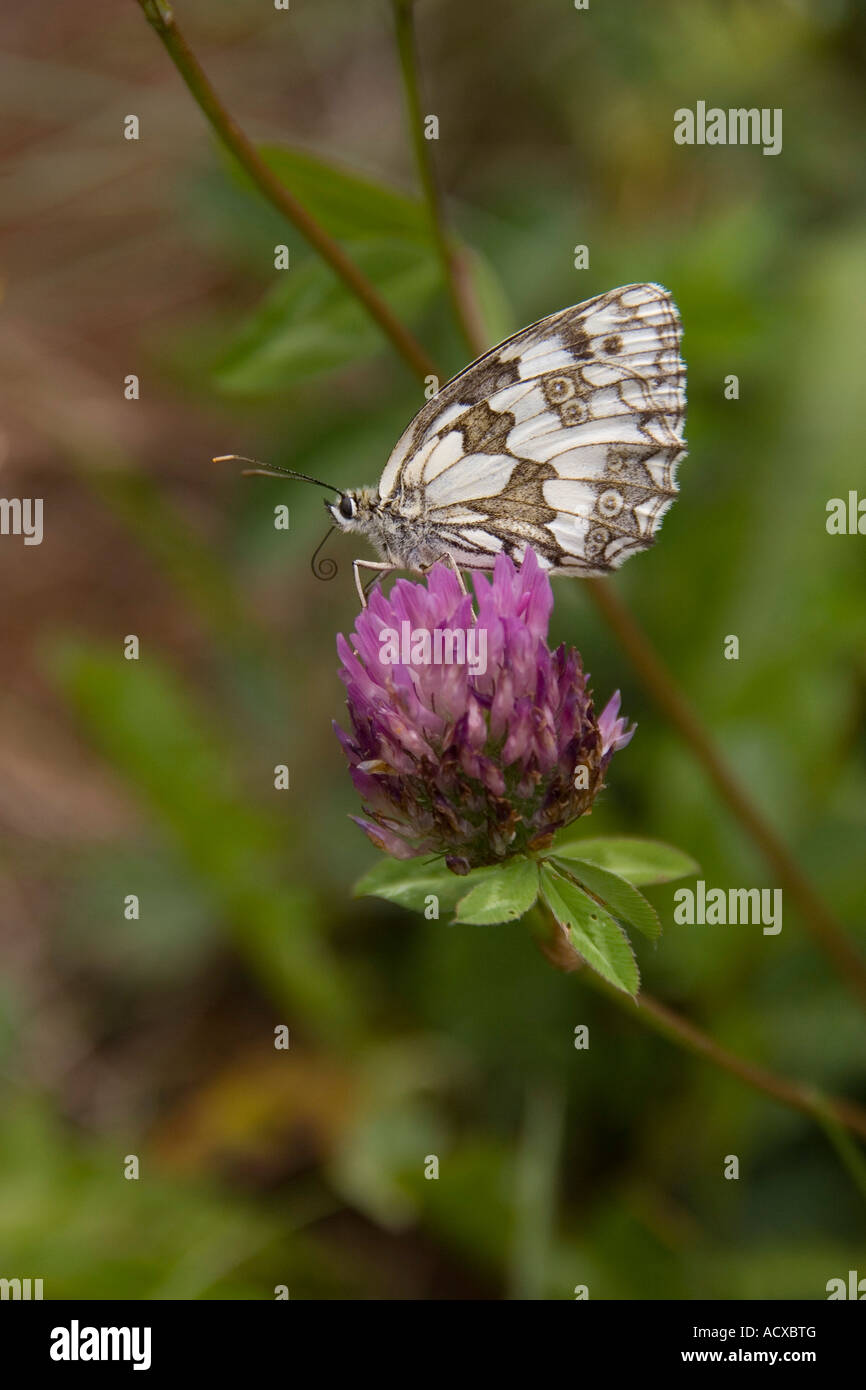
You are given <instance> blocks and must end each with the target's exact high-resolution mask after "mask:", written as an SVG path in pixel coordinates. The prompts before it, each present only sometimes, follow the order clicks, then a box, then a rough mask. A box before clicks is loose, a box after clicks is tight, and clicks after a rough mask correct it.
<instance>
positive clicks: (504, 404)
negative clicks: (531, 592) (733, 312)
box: [379, 284, 685, 575]
mask: <svg viewBox="0 0 866 1390" xmlns="http://www.w3.org/2000/svg"><path fill="white" fill-rule="evenodd" d="M680 336H681V327H680V321H679V315H678V314H677V310H676V307H675V305H674V303H673V300H672V299H671V297H670V295H669V294H668V292H667V291H666V290H664V289H662V288H661V287H660V286H659V285H652V284H646V285H628V286H625V287H623V288H621V289H617V290H611V291H610V292H609V293H607V294H603V295H599V296H598V297H597V298H595V299H591V300H589V301H587V302H586V303H585V304H579V305H576V306H575V307H574V308H571V309H564V310H562V311H560V312H559V313H556V314H551V315H550V316H549V317H548V318H546V319H542V320H541V321H540V322H538V323H536V324H533V325H532V326H531V327H529V328H525V329H523V330H522V332H520V333H517V334H515V335H514V337H512V338H509V339H507V340H506V341H505V342H504V343H500V344H499V346H498V347H496V348H494V349H492V351H490V352H488V353H487V354H486V355H485V356H484V357H481V358H479V360H478V361H477V362H473V363H472V364H471V366H469V367H467V368H466V369H465V371H463V372H461V373H460V374H459V375H458V376H456V377H454V378H453V380H451V381H449V382H448V383H447V384H446V385H445V386H443V387H442V388H441V390H440V391H439V392H438V394H437V395H436V396H435V397H434V398H433V399H432V400H431V401H428V402H427V404H426V405H425V406H424V407H423V408H422V409H421V410H420V411H419V413H418V415H417V416H416V417H415V419H414V420H413V421H412V423H411V424H410V425H409V427H408V429H407V430H406V431H405V432H404V434H403V436H402V437H401V439H400V440H399V441H398V443H397V446H396V448H395V449H394V452H393V453H392V455H391V457H390V459H389V460H388V463H387V464H386V466H385V470H384V472H383V474H382V478H381V481H380V484H379V497H380V499H381V502H382V503H383V504H384V505H387V506H390V507H391V508H392V509H393V510H395V511H396V512H400V513H402V512H406V513H410V512H413V513H416V514H417V513H418V511H419V509H420V514H421V517H422V518H423V522H424V526H425V529H426V530H427V532H428V534H430V533H432V534H434V535H435V536H436V539H437V541H441V543H442V548H443V551H447V552H448V553H450V554H451V555H452V556H453V557H454V558H455V560H457V561H458V562H459V563H462V564H465V565H467V566H475V567H479V568H485V567H489V566H490V565H492V563H493V559H494V558H495V555H496V554H497V553H498V552H499V551H500V550H504V551H506V553H508V554H510V555H512V556H513V557H515V558H520V557H521V556H522V554H523V551H524V549H525V548H526V546H527V545H531V546H533V548H534V549H535V550H536V552H537V554H538V556H539V559H541V560H542V563H545V564H546V565H548V566H549V567H550V568H551V569H553V570H559V571H561V572H571V573H574V574H584V575H586V574H604V573H605V572H606V571H608V570H610V569H615V568H616V567H617V566H618V565H620V564H622V562H623V560H625V559H626V558H627V557H628V556H629V555H631V554H633V553H634V552H635V551H637V550H643V549H645V548H646V547H647V546H649V545H651V544H652V542H653V540H654V537H655V533H656V531H657V530H658V527H659V525H660V522H661V519H662V517H663V515H664V513H665V512H666V511H667V509H668V507H669V506H670V505H671V502H672V501H673V499H674V496H675V495H676V491H677V487H676V480H675V470H676V466H677V464H678V463H679V461H680V460H681V458H682V457H683V456H684V453H685V449H684V443H683V438H682V426H683V418H684V411H685V367H684V365H683V363H682V361H681V360H680V356H679V342H680Z"/></svg>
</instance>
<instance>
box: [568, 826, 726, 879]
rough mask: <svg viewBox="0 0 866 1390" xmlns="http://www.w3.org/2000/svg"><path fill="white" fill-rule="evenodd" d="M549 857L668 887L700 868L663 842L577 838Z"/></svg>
mask: <svg viewBox="0 0 866 1390" xmlns="http://www.w3.org/2000/svg"><path fill="white" fill-rule="evenodd" d="M546 857H555V858H556V859H568V860H571V859H583V860H586V861H587V862H588V863H590V864H597V865H599V867H600V868H602V869H607V870H608V871H609V872H610V873H612V874H617V875H618V876H619V877H620V878H624V879H626V881H627V882H628V883H632V884H647V883H669V882H670V880H671V879H675V878H687V877H690V876H691V875H692V874H696V873H698V871H699V865H698V864H696V863H695V861H694V859H692V858H691V856H690V855H688V854H684V853H683V851H682V850H681V849H675V848H674V847H673V845H666V844H663V843H662V842H661V840H638V839H627V838H611V839H605V840H582V839H580V838H577V837H575V838H574V839H563V840H561V841H559V842H558V843H556V844H554V845H553V847H552V848H551V849H550V850H548V852H547V856H546Z"/></svg>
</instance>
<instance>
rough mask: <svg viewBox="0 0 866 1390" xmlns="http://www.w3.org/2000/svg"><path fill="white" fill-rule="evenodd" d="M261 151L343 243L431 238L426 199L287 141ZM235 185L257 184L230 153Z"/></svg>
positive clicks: (250, 186)
mask: <svg viewBox="0 0 866 1390" xmlns="http://www.w3.org/2000/svg"><path fill="white" fill-rule="evenodd" d="M258 152H259V154H260V155H261V157H262V159H263V160H264V162H265V164H267V166H268V168H269V169H271V170H272V171H273V173H275V174H276V175H277V178H278V179H279V180H280V181H281V183H284V184H285V186H286V188H287V189H288V190H289V192H290V193H292V194H294V196H295V197H296V198H297V199H298V201H299V202H301V203H303V204H304V206H305V207H306V209H307V211H308V212H311V213H312V214H313V216H314V217H315V219H316V221H317V222H321V224H322V226H323V227H324V228H325V230H326V231H327V232H330V234H331V236H333V237H336V238H337V239H338V240H339V241H373V240H375V241H379V240H381V239H382V238H383V237H386V238H387V237H395V238H400V239H402V240H406V241H417V242H428V243H429V242H430V241H431V227H430V220H429V217H428V215H427V209H426V207H425V206H424V203H423V202H422V201H421V200H420V199H418V198H412V197H410V196H409V195H408V194H406V193H403V192H401V191H400V190H399V189H396V188H392V187H390V186H389V185H388V184H385V183H382V182H380V181H379V180H378V179H376V178H371V177H370V176H369V175H367V174H361V173H359V172H358V171H357V170H354V169H350V168H348V167H347V166H346V165H344V164H340V163H338V162H335V161H333V160H331V159H325V158H323V157H322V156H321V155H316V154H310V153H309V152H308V151H306V150H297V149H292V148H291V147H290V146H288V145H272V144H268V145H260V146H259V150H258ZM224 159H225V162H226V164H227V166H228V169H229V172H230V174H231V176H232V178H233V180H234V182H235V183H236V184H238V185H239V186H240V187H242V188H246V189H249V190H253V188H254V185H253V183H252V181H251V180H250V178H249V177H248V175H247V174H246V173H245V172H244V170H243V169H242V168H241V166H240V165H239V164H238V162H237V161H236V160H235V159H232V158H231V156H224Z"/></svg>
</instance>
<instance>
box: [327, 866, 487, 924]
mask: <svg viewBox="0 0 866 1390" xmlns="http://www.w3.org/2000/svg"><path fill="white" fill-rule="evenodd" d="M489 872H490V871H489V870H488V869H477V870H476V871H475V873H474V874H465V875H462V876H461V875H460V874H452V872H451V870H450V869H446V867H445V865H444V864H443V863H441V862H437V863H433V864H430V863H427V862H425V861H424V860H423V859H380V860H379V862H378V863H377V864H374V865H373V867H372V869H368V871H367V873H365V874H364V876H363V878H361V879H359V880H358V882H357V883H356V884H355V887H354V889H353V893H354V896H355V897H356V898H385V899H386V900H387V901H388V902H391V903H399V904H400V906H401V907H408V908H411V909H412V910H413V911H414V912H423V911H424V907H425V902H424V899H425V898H426V897H428V896H429V894H431V893H435V895H436V897H437V898H438V899H439V907H440V909H442V908H445V909H446V910H447V911H450V910H451V909H452V908H454V907H456V906H457V903H458V902H459V900H460V899H461V898H462V897H463V896H464V895H465V893H466V888H467V884H471V883H472V882H473V879H475V878H476V876H478V875H485V874H487V873H489Z"/></svg>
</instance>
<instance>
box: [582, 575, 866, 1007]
mask: <svg viewBox="0 0 866 1390" xmlns="http://www.w3.org/2000/svg"><path fill="white" fill-rule="evenodd" d="M587 587H588V589H589V592H590V596H591V597H592V599H593V601H594V603H595V604H596V607H597V608H598V609H599V611H600V612H601V614H602V616H603V617H604V619H605V621H606V622H607V624H608V626H609V627H610V628H611V629H612V631H613V632H614V633H615V635H616V636H617V637H618V638H619V641H620V643H621V644H622V646H623V648H624V650H625V651H626V653H627V655H628V657H629V658H630V660H631V663H632V665H633V666H634V668H635V670H636V671H637V672H638V673H639V675H640V676H641V678H642V680H643V682H644V685H646V686H647V688H648V689H649V691H650V693H651V694H652V695H653V697H654V699H655V701H656V703H657V704H658V705H659V707H660V709H661V710H662V711H663V712H664V713H665V714H666V715H667V717H668V719H669V720H670V721H671V723H672V724H673V725H674V726H675V728H676V729H677V730H678V731H679V733H680V734H681V735H682V737H683V739H684V740H685V742H686V743H687V744H688V745H689V746H690V748H691V749H692V751H693V752H694V754H695V756H696V757H697V759H698V761H699V762H700V763H701V765H702V766H703V767H704V769H705V771H706V772H707V773H708V774H709V777H710V779H711V781H712V782H713V784H714V785H715V787H716V789H717V791H718V792H719V794H720V796H721V797H722V800H723V801H724V802H726V804H727V805H728V806H729V807H730V809H731V811H732V812H733V814H734V815H735V817H736V818H737V820H738V821H739V822H740V824H741V825H743V826H744V827H745V828H746V830H748V831H749V833H750V834H751V835H752V837H753V839H754V841H755V843H756V845H757V846H758V848H759V849H760V851H761V853H762V854H763V855H764V858H765V859H766V860H767V862H768V863H769V864H770V865H771V867H772V869H773V872H774V873H776V874H778V876H779V880H780V882H781V886H782V888H783V889H784V891H785V892H786V893H788V894H789V895H790V896H791V898H793V900H794V902H795V903H796V904H797V907H798V908H799V910H800V913H801V915H802V918H803V921H804V923H805V925H806V928H807V930H808V931H810V932H811V933H812V935H813V937H814V938H815V940H816V942H817V943H818V945H819V946H820V947H821V949H822V950H823V951H824V952H825V953H826V955H827V956H828V957H829V958H830V959H831V960H832V961H833V962H834V964H835V965H836V967H837V969H838V971H839V973H840V974H841V975H842V977H843V978H844V979H845V980H847V982H848V984H849V985H850V987H851V988H852V989H853V990H855V991H856V992H857V994H858V995H859V996H860V998H861V1000H862V1001H863V1002H864V1003H866V962H864V960H863V957H862V956H861V955H860V953H859V951H858V950H857V949H856V947H854V946H853V945H852V943H851V941H850V940H849V938H848V936H847V935H846V933H845V929H844V927H843V926H842V925H841V923H839V922H837V920H836V918H835V917H834V916H833V913H832V912H831V911H830V909H829V908H828V907H827V906H826V904H825V903H824V902H823V900H822V899H821V897H820V896H819V895H818V894H817V893H816V892H815V889H814V888H813V887H812V885H811V883H810V882H809V880H808V878H807V877H806V875H805V874H804V873H803V871H802V869H801V868H800V867H799V865H798V864H797V862H796V860H795V859H794V858H793V856H792V855H791V853H790V852H789V850H788V849H787V847H786V846H785V844H784V843H783V842H782V840H781V839H780V838H779V836H778V835H777V833H776V831H775V830H774V829H773V827H772V825H770V824H769V822H768V821H767V820H765V818H764V816H763V815H762V813H761V812H760V811H759V810H758V808H757V806H755V804H754V802H753V801H752V800H751V798H750V797H749V795H748V793H747V792H746V791H745V790H744V788H743V787H742V786H741V785H740V783H739V782H738V780H737V778H736V777H735V776H734V774H733V773H732V772H731V770H730V768H729V767H728V766H727V765H726V764H725V762H724V761H723V760H722V758H721V757H720V755H719V753H718V750H717V749H716V747H715V745H714V743H713V741H712V739H711V738H710V736H709V734H708V733H707V731H706V730H705V729H704V727H703V725H702V724H701V722H700V720H699V719H698V717H697V715H696V714H695V711H694V710H693V709H692V707H691V705H690V704H689V703H688V701H687V700H686V699H685V697H684V696H683V694H682V693H681V691H680V690H679V688H678V686H677V684H676V682H675V680H674V678H673V676H672V675H671V673H670V671H669V670H668V668H667V667H666V666H665V664H664V662H663V661H662V659H661V657H659V655H658V654H657V652H656V651H655V650H654V648H653V647H652V645H651V644H650V642H649V640H648V638H647V637H646V635H645V634H644V633H643V632H642V631H641V629H640V627H639V626H638V624H637V623H636V621H635V619H634V618H633V617H632V615H631V613H629V611H628V609H627V608H626V607H625V605H624V604H623V602H622V600H621V599H620V598H619V597H618V595H617V594H616V593H615V592H614V590H613V589H612V588H610V587H609V585H608V583H607V581H605V580H599V579H593V580H589V581H588V582H587Z"/></svg>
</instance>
